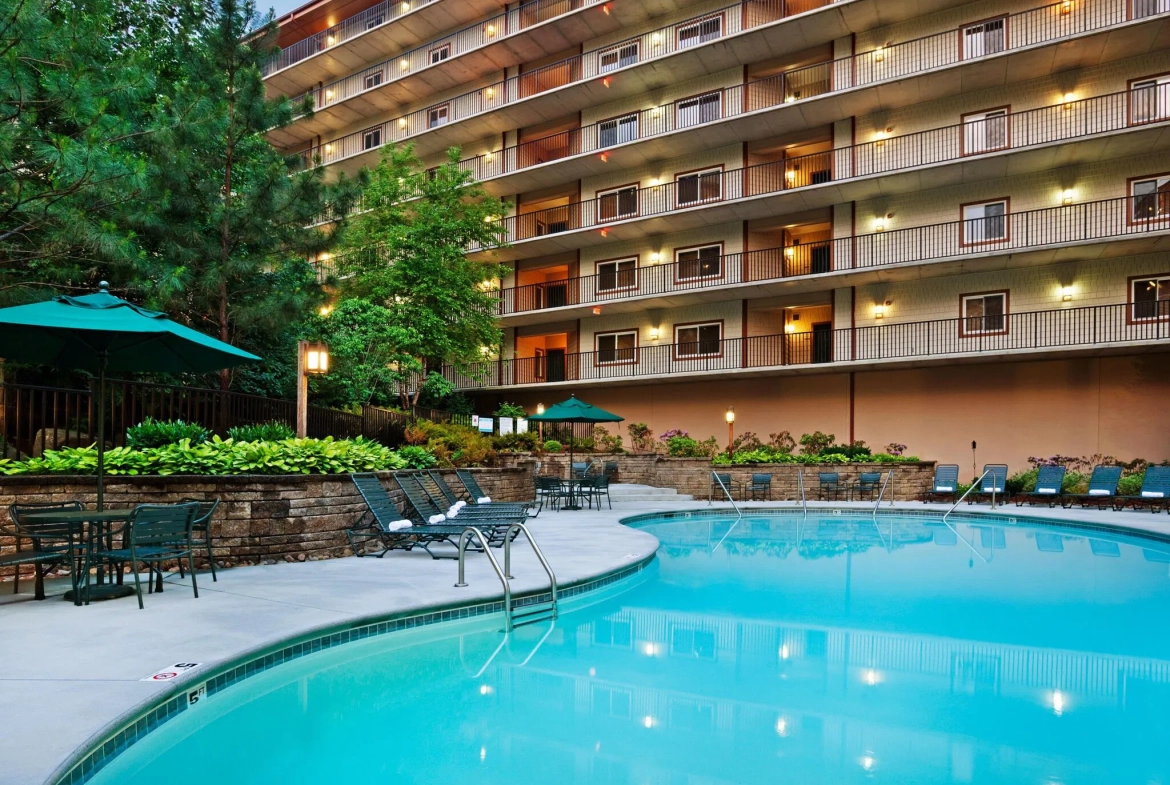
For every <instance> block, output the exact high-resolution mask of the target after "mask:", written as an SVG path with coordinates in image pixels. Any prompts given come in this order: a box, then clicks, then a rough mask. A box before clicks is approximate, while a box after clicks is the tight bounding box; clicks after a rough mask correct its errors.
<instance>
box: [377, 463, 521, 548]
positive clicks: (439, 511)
mask: <svg viewBox="0 0 1170 785" xmlns="http://www.w3.org/2000/svg"><path fill="white" fill-rule="evenodd" d="M421 475H422V472H395V473H394V481H395V482H396V483H397V484H398V487H399V488H401V489H402V493H403V494H404V495H405V496H406V501H407V505H408V509H410V510H413V511H414V515H413V516H411V517H412V520H417V521H418V522H419V524H420V525H422V524H424V523H425V524H426V525H428V526H434V525H437V524H440V523H444V524H447V525H449V526H458V527H459V528H460V529H461V530H462V529H465V528H467V527H468V526H475V527H476V528H478V529H481V530H482V531H483V533H484V536H486V537H488V538H489V539H490V540H492V541H493V542H494V541H495V540H496V536H497V535H500V536H502V534H503V531H504V530H505V529H507V528H508V527H509V526H511V525H512V524H514V523H523V522H524V521H525V520H526V519H527V517H528V516H527V515H526V514H525V513H524V512H523V511H522V510H507V509H496V510H492V509H490V506H489V505H470V504H469V505H466V506H464V507H462V508H461V509H459V510H458V511H452V509H451V508H450V507H440V506H439V504H438V503H436V502H435V501H434V500H433V499H432V498H431V497H430V495H429V494H427V492H426V489H425V488H424V487H423V485H422V480H421ZM501 542H502V540H501Z"/></svg>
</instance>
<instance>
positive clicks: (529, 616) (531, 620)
mask: <svg viewBox="0 0 1170 785" xmlns="http://www.w3.org/2000/svg"><path fill="white" fill-rule="evenodd" d="M521 532H523V533H524V536H525V537H527V538H528V544H529V545H531V546H532V552H533V553H535V554H536V558H537V560H538V561H539V562H540V566H541V567H543V568H544V571H545V573H546V574H547V575H548V580H549V584H550V589H551V592H552V598H551V600H550V601H548V602H534V603H529V604H527V605H522V606H521V609H522V610H521V611H520V612H519V613H517V611H516V607H515V605H514V604H513V600H512V578H513V577H515V576H513V575H512V541H513V539H515V537H514V536H513V535H516V536H519V534H520V533H521ZM473 539H475V540H478V541H479V545H480V547H481V548H483V552H484V555H485V556H487V558H488V562H489V563H490V564H491V565H492V569H493V570H494V571H495V573H496V577H497V578H499V579H500V585H501V586H503V587H504V632H511V631H512V630H513V629H514V628H516V627H518V626H523V625H525V624H536V623H537V622H542V621H550V620H553V619H556V618H557V612H558V611H557V576H556V575H555V574H554V573H553V570H552V567H551V566H550V565H549V563H548V559H546V558H544V553H543V552H542V551H541V550H540V546H539V545H537V544H536V539H535V538H534V537H533V536H532V532H530V531H529V530H528V527H527V526H525V525H524V524H522V523H514V524H512V525H511V526H509V527H508V530H507V531H506V532H505V533H504V568H503V569H502V570H501V569H500V563H499V562H498V561H496V557H495V556H493V555H492V552H491V549H490V548H489V547H488V543H487V538H485V537H484V536H483V532H481V531H480V530H479V529H477V528H476V527H474V526H468V527H467V528H466V529H464V530H463V534H461V535H459V580H458V582H457V583H456V584H455V586H456V588H463V587H464V586H467V581H466V580H465V579H464V562H465V561H466V557H467V544H468V542H470V541H471V540H473Z"/></svg>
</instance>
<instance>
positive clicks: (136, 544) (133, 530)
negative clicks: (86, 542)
mask: <svg viewBox="0 0 1170 785" xmlns="http://www.w3.org/2000/svg"><path fill="white" fill-rule="evenodd" d="M198 513H199V504H198V503H195V502H189V503H187V504H140V505H138V506H137V507H135V508H134V511H133V512H131V513H130V520H129V521H127V522H126V526H125V528H123V529H122V547H121V548H109V549H106V550H94V551H93V553H92V556H93V557H94V558H104V559H111V560H114V561H121V562H127V563H129V565H130V571H131V572H132V573H133V574H134V590H135V592H136V593H137V594H138V607H139V609H144V608H145V607H146V606H145V605H144V604H143V602H142V582H141V580H140V579H139V574H138V565H139V564H145V565H147V567H149V569H150V575H149V577H148V579H147V590H148V592H153V591H154V588H155V587H154V581H153V580H151V579H152V578H153V577H154V573H155V572H156V571H157V572H158V573H159V577H160V584H161V577H162V565H163V563H164V562H168V561H178V562H180V563H181V562H182V561H183V560H184V559H186V560H187V569H189V570H190V571H191V589H192V590H193V591H194V592H195V598H196V599H198V598H199V581H198V579H197V578H196V577H195V548H194V546H193V544H192V539H191V524H192V522H193V521H194V520H195V516H196V515H197V514H198ZM86 579H87V580H86V583H87V588H88V575H87V576H86ZM160 588H161V585H160ZM86 604H87V605H88V604H89V599H88V597H87V599H86Z"/></svg>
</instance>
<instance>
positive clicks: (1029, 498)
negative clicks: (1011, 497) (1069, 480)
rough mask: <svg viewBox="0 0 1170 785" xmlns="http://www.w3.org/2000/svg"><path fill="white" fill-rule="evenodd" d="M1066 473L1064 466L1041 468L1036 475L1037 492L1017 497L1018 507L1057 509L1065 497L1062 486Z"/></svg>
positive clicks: (1029, 492) (1028, 492)
mask: <svg viewBox="0 0 1170 785" xmlns="http://www.w3.org/2000/svg"><path fill="white" fill-rule="evenodd" d="M1064 471H1065V470H1064V467H1063V466H1041V467H1040V471H1039V472H1037V474H1036V488H1035V490H1031V491H1025V492H1023V493H1021V494H1019V495H1018V496H1016V506H1017V507H1023V506H1024V505H1025V504H1047V505H1048V506H1049V507H1055V506H1056V503H1057V502H1059V501H1060V500H1061V497H1062V496H1063V495H1064V492H1063V491H1062V490H1061V484H1062V483H1063V482H1064Z"/></svg>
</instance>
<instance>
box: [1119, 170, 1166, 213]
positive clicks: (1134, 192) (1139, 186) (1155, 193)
mask: <svg viewBox="0 0 1170 785" xmlns="http://www.w3.org/2000/svg"><path fill="white" fill-rule="evenodd" d="M1129 193H1130V197H1131V198H1132V201H1133V220H1134V221H1135V222H1139V221H1140V222H1144V221H1156V220H1158V219H1164V218H1168V217H1170V175H1159V176H1157V177H1147V178H1143V179H1141V180H1131V181H1130V186H1129Z"/></svg>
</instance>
